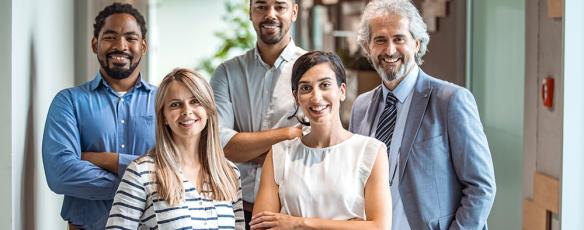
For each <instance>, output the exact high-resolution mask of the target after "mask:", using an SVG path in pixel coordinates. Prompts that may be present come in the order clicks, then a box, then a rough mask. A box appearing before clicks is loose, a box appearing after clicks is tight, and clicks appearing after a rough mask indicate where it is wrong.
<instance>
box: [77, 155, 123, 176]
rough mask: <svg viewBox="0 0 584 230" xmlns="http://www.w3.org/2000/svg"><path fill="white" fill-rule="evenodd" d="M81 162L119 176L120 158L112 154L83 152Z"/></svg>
mask: <svg viewBox="0 0 584 230" xmlns="http://www.w3.org/2000/svg"><path fill="white" fill-rule="evenodd" d="M81 160H84V161H89V162H91V163H92V164H94V165H95V166H97V167H100V168H102V169H105V170H107V171H109V172H111V173H114V174H116V175H118V165H119V163H118V162H119V156H118V154H117V153H111V152H82V153H81Z"/></svg>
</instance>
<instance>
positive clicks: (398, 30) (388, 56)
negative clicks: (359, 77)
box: [368, 14, 420, 82]
mask: <svg viewBox="0 0 584 230" xmlns="http://www.w3.org/2000/svg"><path fill="white" fill-rule="evenodd" d="M409 23H410V22H409V20H408V19H407V18H406V17H402V16H400V15H397V14H390V15H382V16H379V17H376V18H373V19H372V20H371V21H370V23H369V26H370V29H371V36H370V37H371V38H370V40H369V46H368V53H369V60H370V61H371V63H372V64H373V67H374V68H375V70H377V72H378V73H379V75H380V76H381V78H382V80H383V81H385V82H391V81H393V80H396V79H401V78H402V77H404V76H406V74H407V73H409V71H410V70H411V69H412V67H413V66H414V65H416V62H415V54H416V53H417V52H418V50H419V49H420V41H419V40H414V38H413V37H412V35H411V33H410V26H409Z"/></svg>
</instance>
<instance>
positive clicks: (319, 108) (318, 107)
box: [311, 105, 327, 112]
mask: <svg viewBox="0 0 584 230" xmlns="http://www.w3.org/2000/svg"><path fill="white" fill-rule="evenodd" d="M326 107H327V106H326V105H319V106H314V107H311V109H312V110H313V111H315V112H320V111H322V110H324V109H326Z"/></svg>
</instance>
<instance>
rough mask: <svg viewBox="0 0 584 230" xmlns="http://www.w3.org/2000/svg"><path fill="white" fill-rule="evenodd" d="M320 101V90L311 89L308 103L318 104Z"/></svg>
mask: <svg viewBox="0 0 584 230" xmlns="http://www.w3.org/2000/svg"><path fill="white" fill-rule="evenodd" d="M321 99H322V92H321V91H320V89H318V88H315V89H313V90H312V93H311V95H310V102H312V103H319V102H320V100H321Z"/></svg>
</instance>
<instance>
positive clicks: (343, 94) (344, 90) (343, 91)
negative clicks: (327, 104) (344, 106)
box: [339, 83, 347, 101]
mask: <svg viewBox="0 0 584 230" xmlns="http://www.w3.org/2000/svg"><path fill="white" fill-rule="evenodd" d="M339 89H340V90H341V95H340V98H341V101H345V98H346V97H347V84H345V83H341V86H340V87H339Z"/></svg>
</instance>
